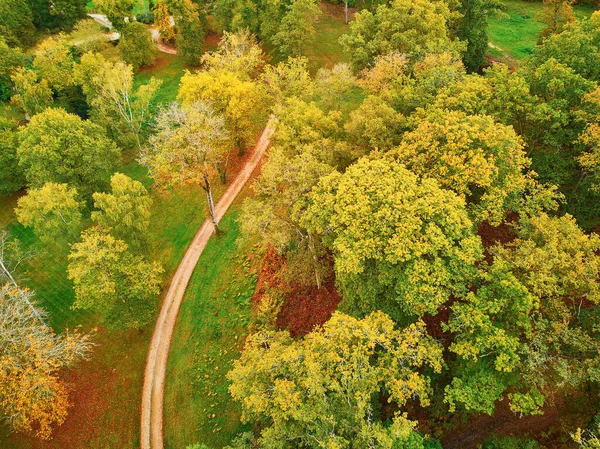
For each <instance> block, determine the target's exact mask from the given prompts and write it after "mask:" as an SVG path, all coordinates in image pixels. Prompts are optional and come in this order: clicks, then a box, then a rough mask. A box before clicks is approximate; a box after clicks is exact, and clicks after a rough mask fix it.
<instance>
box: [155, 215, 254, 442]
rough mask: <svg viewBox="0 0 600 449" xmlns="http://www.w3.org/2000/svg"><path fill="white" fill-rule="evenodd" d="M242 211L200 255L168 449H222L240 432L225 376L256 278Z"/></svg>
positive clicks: (170, 375) (170, 374) (169, 399)
mask: <svg viewBox="0 0 600 449" xmlns="http://www.w3.org/2000/svg"><path fill="white" fill-rule="evenodd" d="M237 216H238V209H237V206H234V208H233V209H232V210H231V211H230V212H229V213H228V214H227V215H226V216H225V218H224V219H223V221H222V222H221V226H222V229H223V230H224V231H225V233H224V235H223V236H221V237H220V238H219V239H213V240H211V241H210V242H209V244H208V246H207V247H206V249H205V250H204V252H203V253H202V256H201V257H200V260H199V262H198V265H197V267H196V270H195V272H194V275H193V276H192V279H191V282H190V285H189V286H188V290H187V292H186V295H185V298H184V301H183V304H182V307H181V310H180V313H179V318H178V321H177V327H176V329H175V334H174V338H173V341H172V345H171V352H170V355H169V365H168V369H167V379H169V381H168V382H167V383H166V385H165V417H166V422H165V447H166V448H167V449H181V448H185V447H186V446H187V445H188V444H193V443H195V442H198V441H200V442H203V443H205V444H207V445H208V446H210V447H215V448H218V447H223V446H224V445H226V444H228V443H229V442H230V441H231V439H232V438H233V437H234V436H235V435H236V434H238V433H239V432H241V431H243V430H244V429H245V427H244V426H243V425H242V424H241V423H240V421H239V417H240V410H239V407H238V406H237V404H235V403H233V402H232V400H231V397H230V396H229V393H228V390H227V388H228V385H229V384H228V382H227V380H226V378H225V374H226V373H227V372H228V371H229V369H230V367H231V363H232V362H233V360H235V359H237V358H238V356H239V352H240V347H241V344H242V343H243V341H244V336H245V335H246V332H247V325H248V320H249V311H250V297H251V296H252V294H253V293H254V285H255V283H256V274H255V272H254V271H250V266H251V264H250V261H249V259H248V258H247V257H246V254H247V253H248V251H249V249H250V248H249V245H248V244H238V243H237V241H238V237H239V234H240V231H239V224H238V223H237V222H236V218H237Z"/></svg>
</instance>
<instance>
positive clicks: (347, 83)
mask: <svg viewBox="0 0 600 449" xmlns="http://www.w3.org/2000/svg"><path fill="white" fill-rule="evenodd" d="M315 85H316V86H317V87H316V93H317V95H318V98H319V101H320V103H321V104H322V105H324V106H325V107H326V108H327V109H340V108H341V106H342V102H343V100H345V99H346V97H347V96H348V95H349V94H350V93H351V92H352V91H353V90H354V89H356V88H357V80H356V77H355V76H354V75H353V73H352V68H351V67H350V66H349V65H348V64H336V65H334V66H333V67H332V68H331V69H327V68H322V69H319V71H318V72H317V76H316V77H315Z"/></svg>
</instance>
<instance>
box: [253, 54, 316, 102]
mask: <svg viewBox="0 0 600 449" xmlns="http://www.w3.org/2000/svg"><path fill="white" fill-rule="evenodd" d="M307 65H308V59H306V58H304V57H301V58H288V59H287V60H286V61H284V62H280V63H279V64H277V65H276V66H274V65H270V64H269V65H267V66H265V71H264V72H263V74H262V76H261V80H262V81H263V82H264V84H266V86H267V91H268V93H269V95H270V96H271V97H272V98H273V99H274V100H275V101H274V102H275V104H281V102H282V101H283V99H284V98H287V97H297V98H299V99H301V100H305V101H306V100H309V99H310V98H312V96H313V93H314V90H315V85H314V82H313V80H312V78H311V76H310V73H309V71H308V67H307Z"/></svg>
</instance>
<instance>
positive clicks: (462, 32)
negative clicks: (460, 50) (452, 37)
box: [456, 0, 503, 72]
mask: <svg viewBox="0 0 600 449" xmlns="http://www.w3.org/2000/svg"><path fill="white" fill-rule="evenodd" d="M502 9H503V5H502V3H501V1H500V0H461V1H460V6H459V7H458V11H459V12H460V13H461V14H462V17H461V19H460V25H459V28H458V30H457V33H456V35H457V37H458V38H459V39H460V40H462V41H465V42H466V43H467V49H466V51H465V52H464V54H463V58H462V60H463V63H464V65H465V67H466V68H467V70H468V71H469V72H477V71H479V70H480V69H481V67H482V66H483V63H484V56H485V52H486V50H487V48H488V42H489V38H488V32H487V31H488V18H489V17H490V16H491V15H493V14H495V13H497V12H498V11H500V10H502Z"/></svg>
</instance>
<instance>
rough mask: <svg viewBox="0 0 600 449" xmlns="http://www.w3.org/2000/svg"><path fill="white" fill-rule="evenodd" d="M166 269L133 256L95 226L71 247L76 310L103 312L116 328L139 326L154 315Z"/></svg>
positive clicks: (70, 272)
mask: <svg viewBox="0 0 600 449" xmlns="http://www.w3.org/2000/svg"><path fill="white" fill-rule="evenodd" d="M162 273H163V269H162V267H161V266H160V264H159V263H158V262H148V261H147V260H145V259H144V258H143V257H142V256H139V255H134V254H132V253H131V252H130V251H129V247H128V245H127V244H126V243H125V242H124V241H122V240H117V239H115V238H114V237H112V236H111V235H110V234H109V233H108V230H106V229H103V228H101V227H99V226H94V227H92V228H89V229H87V230H85V231H84V232H82V234H81V241H80V242H78V243H74V244H73V245H72V246H71V254H69V266H68V277H69V279H71V280H72V281H73V284H74V286H75V298H76V300H75V303H74V304H73V307H74V308H76V309H90V310H94V311H97V312H100V313H104V314H105V317H104V320H105V321H106V323H107V324H108V325H109V326H111V327H113V328H131V327H133V328H140V327H142V326H144V325H145V324H147V323H148V322H149V321H150V320H151V319H152V317H153V311H154V308H155V306H156V297H157V296H158V294H159V293H160V285H161V277H162Z"/></svg>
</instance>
